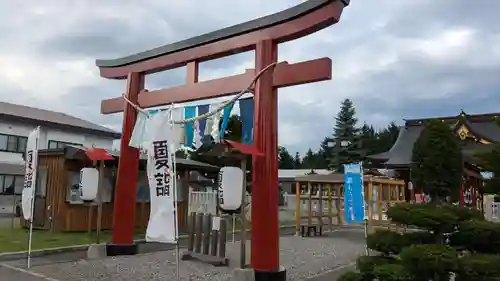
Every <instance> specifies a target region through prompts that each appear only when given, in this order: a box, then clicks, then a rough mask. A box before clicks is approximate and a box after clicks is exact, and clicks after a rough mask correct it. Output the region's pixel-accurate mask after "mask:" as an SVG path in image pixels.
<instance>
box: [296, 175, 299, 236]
mask: <svg viewBox="0 0 500 281" xmlns="http://www.w3.org/2000/svg"><path fill="white" fill-rule="evenodd" d="M299 235H300V182H296V183H295V236H299Z"/></svg>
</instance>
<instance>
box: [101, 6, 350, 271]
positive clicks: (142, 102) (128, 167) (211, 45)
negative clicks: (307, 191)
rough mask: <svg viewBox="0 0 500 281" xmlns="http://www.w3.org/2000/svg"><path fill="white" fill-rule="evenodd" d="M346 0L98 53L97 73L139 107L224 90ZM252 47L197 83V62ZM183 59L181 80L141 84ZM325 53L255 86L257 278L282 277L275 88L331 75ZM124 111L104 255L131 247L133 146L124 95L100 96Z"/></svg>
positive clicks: (331, 17)
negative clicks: (248, 65) (251, 62)
mask: <svg viewBox="0 0 500 281" xmlns="http://www.w3.org/2000/svg"><path fill="white" fill-rule="evenodd" d="M349 2H350V0H308V1H306V2H304V3H302V4H299V5H297V6H295V7H292V8H289V9H286V10H283V11H281V12H278V13H276V14H272V15H269V16H266V17H262V18H259V19H256V20H252V21H249V22H245V23H242V24H238V25H235V26H231V27H228V28H224V29H221V30H217V31H215V32H211V33H207V34H204V35H201V36H197V37H193V38H190V39H187V40H183V41H180V42H177V43H173V44H169V45H165V46H162V47H159V48H155V49H152V50H149V51H145V52H141V53H138V54H135V55H131V56H127V57H123V58H119V59H114V60H97V61H96V65H97V66H98V67H99V71H100V74H101V76H102V77H104V78H109V79H127V88H126V92H125V95H126V97H127V98H128V99H129V100H130V101H131V102H132V103H135V104H138V105H139V106H140V107H142V108H147V107H153V106H161V105H167V104H170V103H182V102H188V101H194V100H200V99H208V98H214V97H221V96H227V95H231V94H234V93H237V92H239V91H241V90H242V89H244V88H245V87H246V86H248V84H249V83H250V82H251V80H252V79H253V77H254V75H255V74H256V73H257V72H259V71H260V70H262V69H263V68H265V67H266V66H268V65H270V64H272V63H275V62H276V61H277V53H278V49H277V45H278V44H279V43H283V42H287V41H291V40H294V39H298V38H300V37H303V36H306V35H309V34H312V33H314V32H316V31H319V30H321V29H323V28H326V27H328V26H330V25H332V24H335V23H337V22H338V21H339V19H340V15H341V14H342V10H343V9H344V7H346V6H348V5H349ZM250 50H255V69H252V70H247V71H246V72H245V73H244V74H240V75H234V76H229V77H225V78H221V79H214V80H210V81H204V82H198V64H199V63H200V62H203V61H208V60H213V59H217V58H221V57H225V56H229V55H233V54H237V53H241V52H245V51H250ZM181 66H187V77H186V83H185V85H182V86H178V87H173V88H168V89H160V90H152V91H148V90H146V89H144V80H145V76H146V75H147V74H151V73H155V72H160V71H164V70H168V69H173V68H177V67H181ZM331 67H332V65H331V60H330V59H329V58H322V59H316V60H311V61H306V62H302V63H296V64H286V63H281V64H278V65H277V66H276V68H275V70H274V73H273V72H272V71H267V72H265V73H264V74H263V75H262V76H261V77H260V78H259V80H258V81H257V83H256V85H255V88H254V100H255V109H254V110H255V114H254V144H255V146H256V148H257V149H258V150H259V151H261V152H263V153H264V154H265V156H264V157H256V158H254V159H253V179H252V184H253V188H252V214H251V215H252V238H251V239H252V243H251V247H252V248H251V264H252V267H253V268H254V270H255V277H256V280H258V281H260V280H285V275H286V274H285V270H284V269H283V268H280V266H279V231H278V223H279V222H278V192H276V190H277V189H276V188H277V186H278V175H277V170H278V169H277V146H278V142H277V129H278V128H277V121H278V120H277V119H278V117H277V111H278V99H277V89H278V88H281V87H287V86H293V85H299V84H305V83H311V82H317V81H324V80H329V79H331ZM116 112H124V117H123V129H122V138H121V145H120V160H119V164H118V178H117V183H116V191H115V197H114V198H115V199H114V200H115V202H114V212H113V219H114V225H113V235H112V244H109V245H107V250H108V254H109V255H126V254H135V253H136V252H137V247H136V245H134V243H133V234H134V227H135V225H134V221H135V204H136V198H135V197H136V182H137V177H138V175H137V170H138V159H139V151H138V150H137V149H135V148H132V147H129V146H128V143H129V141H130V136H131V134H132V130H133V127H134V123H135V119H136V111H135V109H134V108H133V107H132V106H131V105H129V104H127V103H126V102H125V101H124V99H123V97H117V98H113V99H108V100H103V101H102V102H101V113H103V114H110V113H116Z"/></svg>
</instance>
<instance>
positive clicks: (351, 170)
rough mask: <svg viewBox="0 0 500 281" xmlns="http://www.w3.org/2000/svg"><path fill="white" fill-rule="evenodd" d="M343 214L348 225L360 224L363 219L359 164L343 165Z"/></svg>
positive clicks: (361, 172)
mask: <svg viewBox="0 0 500 281" xmlns="http://www.w3.org/2000/svg"><path fill="white" fill-rule="evenodd" d="M344 212H345V219H346V222H348V223H350V222H361V221H363V220H364V219H365V204H364V199H363V166H362V164H361V163H352V164H345V165H344Z"/></svg>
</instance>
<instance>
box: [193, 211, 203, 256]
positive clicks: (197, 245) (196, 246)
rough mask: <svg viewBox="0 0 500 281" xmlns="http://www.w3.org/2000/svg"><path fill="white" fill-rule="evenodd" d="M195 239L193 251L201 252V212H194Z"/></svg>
mask: <svg viewBox="0 0 500 281" xmlns="http://www.w3.org/2000/svg"><path fill="white" fill-rule="evenodd" d="M195 232H196V236H195V238H196V240H195V242H194V252H195V253H201V238H202V236H203V213H198V214H196V227H195Z"/></svg>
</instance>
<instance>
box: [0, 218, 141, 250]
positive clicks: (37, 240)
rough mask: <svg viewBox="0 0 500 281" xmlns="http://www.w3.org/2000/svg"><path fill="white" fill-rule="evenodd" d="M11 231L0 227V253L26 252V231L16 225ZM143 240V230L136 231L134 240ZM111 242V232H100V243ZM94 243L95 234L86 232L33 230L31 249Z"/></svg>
mask: <svg viewBox="0 0 500 281" xmlns="http://www.w3.org/2000/svg"><path fill="white" fill-rule="evenodd" d="M15 225H16V226H15V227H14V229H12V228H11V227H10V226H2V227H0V253H4V252H20V251H27V250H28V230H27V229H22V228H21V227H19V226H18V225H19V224H18V223H17V224H15ZM140 238H144V230H141V231H138V232H137V234H136V239H140ZM109 241H111V232H110V231H103V232H101V239H100V242H101V243H104V242H109ZM91 243H96V233H95V232H93V233H91V234H90V235H89V233H88V232H72V233H64V232H59V233H51V232H50V231H47V230H33V236H32V244H31V248H32V249H33V250H39V249H48V248H58V247H67V246H74V245H86V244H91Z"/></svg>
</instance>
